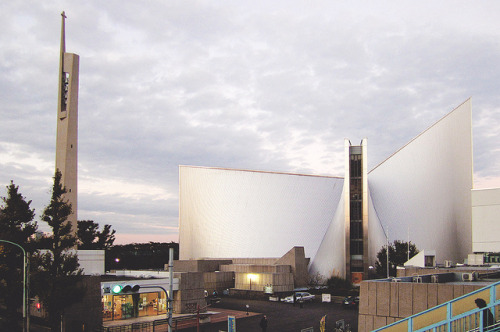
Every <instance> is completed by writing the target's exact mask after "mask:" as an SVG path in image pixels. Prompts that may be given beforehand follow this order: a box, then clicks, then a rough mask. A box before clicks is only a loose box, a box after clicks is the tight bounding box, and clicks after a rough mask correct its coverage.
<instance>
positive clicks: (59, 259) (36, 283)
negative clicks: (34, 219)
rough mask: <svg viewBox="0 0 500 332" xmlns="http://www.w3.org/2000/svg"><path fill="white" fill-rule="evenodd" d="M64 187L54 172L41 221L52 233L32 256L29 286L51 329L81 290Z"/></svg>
mask: <svg viewBox="0 0 500 332" xmlns="http://www.w3.org/2000/svg"><path fill="white" fill-rule="evenodd" d="M65 193H66V189H65V188H63V187H62V184H61V173H60V172H59V171H56V174H55V176H54V185H53V187H52V197H51V200H50V204H49V205H48V206H47V207H46V208H45V210H44V211H43V215H42V220H43V221H45V222H47V223H48V224H49V226H50V228H51V229H52V233H51V234H50V236H48V237H47V241H48V246H49V249H48V250H45V251H42V252H41V253H40V254H38V255H37V256H36V257H34V258H35V264H33V265H34V267H35V269H34V271H33V282H32V284H33V289H34V290H35V292H36V294H37V295H38V296H39V297H40V299H41V301H42V303H43V305H44V306H45V308H46V309H47V311H48V313H49V323H50V326H51V328H52V330H56V329H57V328H58V326H59V324H60V319H61V315H63V314H64V309H65V308H66V307H68V306H70V305H71V304H73V303H75V302H78V301H80V300H81V299H82V297H83V294H84V289H83V288H82V287H81V286H80V285H81V283H80V281H81V277H82V270H81V269H79V264H78V257H77V256H76V254H75V253H74V252H72V249H75V248H76V243H77V237H76V236H75V235H74V234H73V233H72V230H71V222H70V221H69V220H68V217H69V216H70V215H71V211H72V210H71V204H70V203H69V202H68V201H67V200H65V199H64V194H65Z"/></svg>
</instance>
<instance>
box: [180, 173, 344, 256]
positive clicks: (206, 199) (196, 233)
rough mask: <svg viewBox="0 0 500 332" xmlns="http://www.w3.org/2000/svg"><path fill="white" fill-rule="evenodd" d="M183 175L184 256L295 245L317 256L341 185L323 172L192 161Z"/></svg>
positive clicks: (271, 252) (256, 252) (279, 251)
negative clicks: (213, 165)
mask: <svg viewBox="0 0 500 332" xmlns="http://www.w3.org/2000/svg"><path fill="white" fill-rule="evenodd" d="M179 174H180V181H179V185H180V195H179V196H180V207H179V213H180V225H179V233H180V239H179V245H180V259H181V260H186V259H198V258H246V257H249V258H252V257H281V256H282V255H283V253H286V252H287V251H289V250H290V249H291V248H292V247H294V246H303V247H304V248H305V254H306V257H312V258H314V257H315V256H316V253H317V251H318V248H319V247H320V244H321V242H322V240H323V237H324V236H325V234H326V233H327V231H328V229H329V227H330V224H331V222H332V218H333V216H334V215H335V212H336V209H337V207H338V202H339V200H340V196H341V193H342V187H343V179H342V178H334V177H324V176H304V175H296V174H283V173H270V172H256V171H242V170H229V169H220V168H204V167H191V166H180V168H179ZM342 221H343V219H342ZM342 236H343V235H342ZM338 243H343V242H340V241H339V242H338Z"/></svg>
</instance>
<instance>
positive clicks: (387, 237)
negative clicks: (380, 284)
mask: <svg viewBox="0 0 500 332" xmlns="http://www.w3.org/2000/svg"><path fill="white" fill-rule="evenodd" d="M386 233H387V236H386V239H387V255H386V256H387V278H389V226H387V231H386Z"/></svg>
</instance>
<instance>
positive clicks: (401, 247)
mask: <svg viewBox="0 0 500 332" xmlns="http://www.w3.org/2000/svg"><path fill="white" fill-rule="evenodd" d="M409 244H410V245H409V248H410V258H412V257H413V256H415V255H416V254H418V249H417V246H416V245H415V244H413V243H411V242H410V243H409ZM407 260H408V242H405V241H400V240H395V241H394V243H392V244H390V245H389V275H390V276H394V277H395V276H396V268H397V267H398V266H403V264H404V263H405V262H406V261H407ZM375 269H376V271H377V275H378V276H379V277H385V276H387V248H386V246H384V247H382V249H380V251H379V252H378V253H377V261H376V262H375Z"/></svg>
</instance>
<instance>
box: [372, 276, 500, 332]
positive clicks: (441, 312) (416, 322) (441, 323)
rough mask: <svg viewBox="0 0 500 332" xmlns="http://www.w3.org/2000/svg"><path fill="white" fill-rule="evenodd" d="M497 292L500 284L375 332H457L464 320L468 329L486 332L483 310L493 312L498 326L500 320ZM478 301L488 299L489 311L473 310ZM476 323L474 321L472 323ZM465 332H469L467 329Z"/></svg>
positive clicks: (499, 302) (487, 307) (496, 283)
mask: <svg viewBox="0 0 500 332" xmlns="http://www.w3.org/2000/svg"><path fill="white" fill-rule="evenodd" d="M497 288H499V290H500V281H499V282H495V283H493V284H491V285H488V286H486V287H483V288H481V289H477V290H475V291H473V292H470V293H468V294H465V295H462V296H460V297H457V298H455V299H453V300H450V301H448V302H445V303H442V304H439V305H437V306H435V307H433V308H430V309H427V310H425V311H422V312H420V313H418V314H415V315H412V316H409V317H406V318H403V319H401V320H399V321H397V322H394V323H392V324H389V325H386V326H384V327H381V328H379V329H376V330H374V331H375V332H381V331H391V332H393V331H408V332H416V331H419V332H423V331H455V330H458V329H457V328H452V326H453V325H454V324H458V323H461V320H463V323H464V325H465V324H468V325H469V327H470V328H469V330H473V329H476V331H483V315H481V314H480V313H481V312H482V311H483V310H485V309H487V310H490V311H493V317H494V318H495V322H496V321H497V320H498V318H499V317H498V316H499V314H497V312H499V311H500V291H499V294H497ZM477 297H481V298H487V299H485V301H486V303H487V306H486V308H474V307H473V306H475V304H474V299H475V298H477ZM460 306H462V307H463V308H462V309H463V310H464V311H461V310H462V309H461V308H460ZM492 309H493V310H492ZM426 316H427V318H428V319H427V320H429V322H428V323H427V322H426ZM478 316H479V317H478ZM473 319H474V321H472V320H473ZM460 330H462V329H460ZM464 331H467V330H465V329H464Z"/></svg>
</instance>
